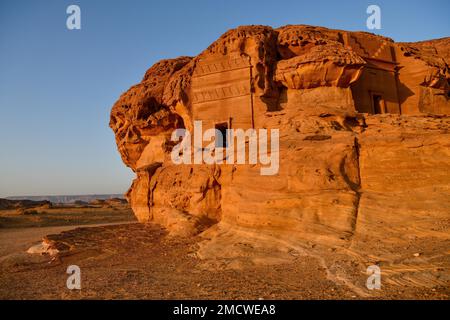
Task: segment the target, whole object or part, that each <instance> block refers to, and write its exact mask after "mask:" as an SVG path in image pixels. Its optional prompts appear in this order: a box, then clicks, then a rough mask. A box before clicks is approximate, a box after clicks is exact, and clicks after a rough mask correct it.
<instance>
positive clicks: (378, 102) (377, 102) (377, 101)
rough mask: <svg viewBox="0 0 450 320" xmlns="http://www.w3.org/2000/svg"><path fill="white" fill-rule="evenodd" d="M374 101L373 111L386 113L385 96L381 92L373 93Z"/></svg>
mask: <svg viewBox="0 0 450 320" xmlns="http://www.w3.org/2000/svg"><path fill="white" fill-rule="evenodd" d="M372 101H373V113H375V114H380V113H384V110H383V109H384V108H383V105H382V104H383V97H382V96H381V95H379V94H374V95H372Z"/></svg>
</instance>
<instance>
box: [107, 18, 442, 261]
mask: <svg viewBox="0 0 450 320" xmlns="http://www.w3.org/2000/svg"><path fill="white" fill-rule="evenodd" d="M449 65H450V38H445V39H439V40H432V41H426V42H420V43H395V42H394V41H393V40H391V39H389V38H385V37H381V36H376V35H373V34H369V33H365V32H347V31H341V30H330V29H326V28H320V27H311V26H303V25H300V26H285V27H281V28H278V29H273V28H271V27H266V26H244V27H239V28H237V29H234V30H230V31H228V32H226V33H225V34H224V35H222V36H221V37H220V38H219V39H218V40H217V41H215V42H214V43H213V44H211V45H210V46H209V47H208V48H207V49H206V50H205V51H203V52H202V53H200V54H199V55H198V56H196V57H193V58H190V57H180V58H177V59H170V60H162V61H160V62H158V63H156V64H155V65H154V66H152V67H151V68H150V69H149V70H148V71H147V72H146V74H145V76H144V78H143V80H142V82H141V83H139V84H137V85H135V86H133V87H131V88H130V89H129V90H128V91H127V92H125V93H124V94H122V96H121V97H120V98H119V100H118V101H117V102H116V103H115V105H114V106H113V108H112V111H111V121H110V126H111V128H112V129H113V131H114V133H115V136H116V142H117V146H118V149H119V152H120V154H121V156H122V159H123V161H124V163H125V164H126V165H127V166H128V167H130V168H131V169H132V170H133V171H134V172H135V173H136V179H135V180H134V181H133V184H132V186H131V188H130V190H129V191H128V193H127V198H128V201H129V202H130V204H131V206H132V208H133V211H134V212H135V214H136V216H137V217H138V219H139V221H141V222H146V221H155V222H157V223H160V224H162V225H164V226H165V227H166V228H167V229H168V230H169V231H170V232H172V233H173V234H178V235H184V236H189V235H194V234H199V233H201V235H202V236H204V237H205V239H207V240H206V241H205V242H204V244H203V245H202V246H201V247H200V249H199V251H198V255H199V256H200V257H210V256H222V257H227V256H229V255H233V254H236V252H237V251H239V248H241V247H242V248H244V247H245V246H243V245H241V246H239V245H240V244H243V243H246V242H248V243H252V246H253V247H257V246H261V247H270V246H276V247H277V248H280V247H286V248H288V247H295V246H297V245H300V244H302V243H306V242H308V243H311V242H313V243H318V244H322V245H329V246H341V247H344V248H348V249H349V250H353V251H354V252H366V254H370V255H372V256H375V257H376V256H383V257H386V253H385V252H382V251H383V250H384V249H382V248H381V247H380V248H378V247H377V245H376V244H377V243H384V244H387V245H389V246H390V245H392V250H390V251H389V252H388V255H392V256H395V255H396V254H398V252H399V250H400V251H401V250H402V249H401V248H402V246H403V247H404V246H407V245H408V244H410V242H411V241H412V239H413V240H414V241H420V239H424V238H427V239H429V238H436V239H439V241H440V243H441V244H442V243H445V244H446V245H447V248H448V245H449V243H450V229H449V228H450V131H449V130H450V117H449V116H448V115H449V114H450V100H449V99H450V86H449V84H450V69H449ZM195 120H202V121H203V129H207V128H214V127H215V126H217V124H225V125H226V127H227V128H242V129H248V128H255V129H259V128H268V129H270V128H278V129H279V130H280V150H279V158H280V169H279V173H278V174H277V175H273V176H262V175H260V171H259V169H258V167H259V165H242V164H223V165H206V164H204V165H198V164H197V165H196V164H192V165H175V164H173V163H172V161H171V158H170V152H171V150H172V148H173V146H174V143H173V142H171V141H170V137H171V133H172V131H173V130H174V129H176V128H186V129H189V130H191V129H192V126H193V121H195ZM369 247H370V250H371V251H370V253H369V252H367V250H368V248H369ZM227 248H232V249H227ZM383 248H386V246H383ZM241 252H244V253H245V248H244V249H242V250H241ZM244 253H243V254H244Z"/></svg>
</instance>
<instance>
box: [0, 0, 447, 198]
mask: <svg viewBox="0 0 450 320" xmlns="http://www.w3.org/2000/svg"><path fill="white" fill-rule="evenodd" d="M70 4H77V5H79V6H80V7H81V20H82V29H81V30H74V31H69V30H68V29H67V28H66V18H67V14H66V8H67V6H68V5H70ZM369 4H377V5H379V6H380V7H381V10H382V30H380V31H379V32H378V33H380V34H383V35H386V36H389V37H391V38H393V39H394V40H396V41H417V40H425V39H430V38H439V37H445V36H449V35H450V26H449V18H448V13H449V12H450V1H449V0H428V1H414V0H413V1H392V0H390V1H376V0H373V1H346V0H341V1H320V0H313V1H311V0H308V1H301V0H295V1H275V0H271V1H264V0H258V1H244V0H240V1H235V0H232V1H230V0H228V1H225V0H223V1H222V0H220V1H219V0H209V1H206V0H191V1H186V0H184V1H170V0H165V1H163V0H160V1H151V0H148V1H133V0H130V1H124V0H123V1H122V0H114V1H106V0H105V1H100V0H89V1H75V0H73V1H65V0H51V1H50V0H49V1H45V0H43V1H21V0H11V1H8V0H1V1H0V137H1V138H0V197H4V196H12V195H47V194H90V193H123V192H125V191H126V190H127V188H128V187H129V185H130V184H131V180H132V178H133V173H132V172H131V170H130V169H128V168H126V167H125V165H123V164H122V162H121V160H120V157H119V154H118V152H117V150H116V145H115V142H114V135H113V133H112V131H111V130H110V129H109V127H108V121H109V111H110V108H111V106H112V104H113V103H114V101H115V100H116V99H117V98H118V97H119V95H120V94H121V93H122V92H123V91H125V90H127V89H128V88H129V87H130V86H131V85H133V84H135V83H137V82H139V81H140V80H141V78H142V76H143V74H144V73H145V71H146V70H147V68H149V67H150V66H151V65H152V64H153V63H155V62H156V61H158V60H160V59H162V58H168V57H176V56H180V55H191V56H192V55H196V54H198V53H199V52H200V51H202V50H203V49H204V48H206V47H207V46H208V45H209V44H210V43H211V42H212V41H214V40H215V39H216V38H217V37H219V36H220V35H221V34H222V33H224V32H225V31H226V30H228V29H230V28H233V27H236V26H238V25H244V24H264V25H271V26H273V27H278V26H282V25H285V24H311V25H321V26H325V27H331V28H339V29H347V30H365V23H366V18H367V14H366V8H367V6H368V5H369Z"/></svg>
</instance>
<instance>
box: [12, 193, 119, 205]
mask: <svg viewBox="0 0 450 320" xmlns="http://www.w3.org/2000/svg"><path fill="white" fill-rule="evenodd" d="M113 198H120V199H123V198H124V196H123V194H87V195H60V196H20V197H19V196H17V197H7V198H6V199H8V200H32V201H50V202H52V203H73V202H76V201H83V202H86V203H88V202H91V201H93V200H109V199H113Z"/></svg>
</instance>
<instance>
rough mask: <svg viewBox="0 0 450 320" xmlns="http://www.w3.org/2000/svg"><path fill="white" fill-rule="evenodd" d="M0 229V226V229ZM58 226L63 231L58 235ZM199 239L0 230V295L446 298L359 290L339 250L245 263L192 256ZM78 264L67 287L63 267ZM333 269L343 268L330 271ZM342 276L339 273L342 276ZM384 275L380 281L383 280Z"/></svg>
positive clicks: (130, 228)
mask: <svg viewBox="0 0 450 320" xmlns="http://www.w3.org/2000/svg"><path fill="white" fill-rule="evenodd" d="M0 230H1V229H0ZM61 231H65V232H62V233H60V232H61ZM48 233H55V235H53V236H49V239H51V240H53V241H55V242H59V243H63V244H65V245H67V246H68V247H70V248H71V249H70V250H67V251H64V252H61V254H60V257H59V258H58V259H52V258H51V257H50V256H48V255H43V256H41V255H30V254H27V253H25V252H24V250H26V249H27V247H28V246H29V245H32V244H34V243H36V241H38V240H39V238H41V237H42V236H43V235H45V234H48ZM201 240H202V239H200V238H190V239H186V238H177V237H170V236H168V235H167V233H166V231H165V230H164V229H162V228H161V227H159V226H158V225H152V224H149V225H142V224H138V223H124V224H114V225H103V226H89V227H82V228H75V229H74V227H73V226H62V227H50V228H22V229H11V230H5V229H3V230H1V231H0V256H1V257H0V270H1V272H0V298H1V299H449V297H450V289H449V287H448V286H439V285H437V286H433V287H420V286H414V285H412V286H411V285H402V284H399V285H395V284H392V283H389V282H388V284H384V282H382V288H381V290H376V291H375V290H374V291H370V290H368V289H367V288H365V282H366V279H367V275H366V274H365V266H362V265H358V263H356V262H354V261H352V259H351V258H349V257H348V256H345V255H342V254H340V253H339V252H331V251H327V250H321V249H320V248H316V249H314V250H315V251H314V252H311V254H304V253H293V256H292V259H291V261H290V262H288V263H283V264H277V265H245V266H242V267H240V268H237V269H236V268H234V269H230V268H228V267H226V266H227V265H228V266H229V265H230V261H226V260H222V261H214V263H211V261H204V260H200V259H198V258H197V257H196V254H195V252H196V250H197V248H198V243H199V241H201ZM74 264H75V265H78V266H79V267H80V269H81V279H82V280H81V281H82V283H81V285H82V289H81V290H68V289H67V287H66V280H67V277H68V276H69V275H68V274H67V273H66V269H67V267H68V266H69V265H74ZM336 270H341V271H342V270H344V272H337V271H336ZM343 275H344V276H343ZM382 280H383V279H382Z"/></svg>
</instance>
